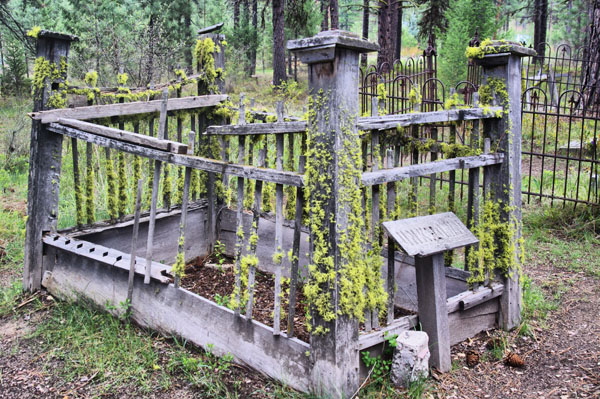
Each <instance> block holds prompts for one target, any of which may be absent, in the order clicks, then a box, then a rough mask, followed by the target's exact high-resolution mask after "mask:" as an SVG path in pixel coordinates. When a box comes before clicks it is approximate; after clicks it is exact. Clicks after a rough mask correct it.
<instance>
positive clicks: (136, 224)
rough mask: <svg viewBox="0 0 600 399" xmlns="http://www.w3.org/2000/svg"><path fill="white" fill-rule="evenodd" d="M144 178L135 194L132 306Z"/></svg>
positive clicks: (129, 290)
mask: <svg viewBox="0 0 600 399" xmlns="http://www.w3.org/2000/svg"><path fill="white" fill-rule="evenodd" d="M143 182H144V180H143V179H139V180H138V182H137V192H136V196H135V211H134V212H135V217H134V221H133V234H132V236H131V257H130V261H129V278H128V279H127V302H128V304H129V306H131V300H132V298H133V278H134V277H135V260H136V258H137V256H136V250H137V241H138V234H139V231H140V213H141V211H142V186H143Z"/></svg>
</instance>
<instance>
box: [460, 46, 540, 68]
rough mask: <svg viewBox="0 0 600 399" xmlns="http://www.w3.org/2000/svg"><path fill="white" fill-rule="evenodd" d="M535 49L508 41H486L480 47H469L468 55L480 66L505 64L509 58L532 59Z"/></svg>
mask: <svg viewBox="0 0 600 399" xmlns="http://www.w3.org/2000/svg"><path fill="white" fill-rule="evenodd" d="M536 54H537V53H536V52H535V50H534V49H532V48H529V47H525V46H522V45H521V44H520V43H517V42H511V41H507V40H484V41H483V42H481V44H480V45H479V46H476V47H467V51H466V55H467V57H468V58H471V59H473V60H474V61H475V62H476V63H477V64H479V65H498V64H505V63H507V62H508V61H507V60H508V56H517V57H531V56H535V55H536Z"/></svg>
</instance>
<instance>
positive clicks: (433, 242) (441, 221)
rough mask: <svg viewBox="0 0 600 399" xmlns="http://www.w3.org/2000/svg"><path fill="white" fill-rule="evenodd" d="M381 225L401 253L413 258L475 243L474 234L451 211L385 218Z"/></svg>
mask: <svg viewBox="0 0 600 399" xmlns="http://www.w3.org/2000/svg"><path fill="white" fill-rule="evenodd" d="M383 228H384V229H385V231H386V232H387V233H388V234H389V235H391V236H392V237H394V239H395V240H396V242H397V243H398V244H399V245H400V246H401V247H402V249H403V250H404V252H406V253H407V254H409V255H412V256H417V257H423V256H430V255H433V254H437V253H441V252H444V251H449V250H452V249H455V248H459V247H463V246H465V245H469V244H474V243H476V242H478V240H477V237H475V236H474V235H473V233H471V232H470V231H469V230H468V229H467V228H466V227H465V225H464V224H462V222H461V221H460V219H458V218H457V217H456V215H455V214H454V213H452V212H445V213H438V214H435V215H427V216H417V217H414V218H410V219H402V220H393V221H387V222H384V223H383ZM415 262H416V260H415Z"/></svg>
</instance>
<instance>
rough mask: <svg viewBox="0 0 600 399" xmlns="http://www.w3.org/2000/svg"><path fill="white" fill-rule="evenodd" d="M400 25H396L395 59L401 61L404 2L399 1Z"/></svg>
mask: <svg viewBox="0 0 600 399" xmlns="http://www.w3.org/2000/svg"><path fill="white" fill-rule="evenodd" d="M397 7H398V23H397V25H396V52H395V53H394V59H395V60H399V59H400V55H401V53H402V11H403V10H402V1H398V6H397Z"/></svg>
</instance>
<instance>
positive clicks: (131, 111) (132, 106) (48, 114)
mask: <svg viewBox="0 0 600 399" xmlns="http://www.w3.org/2000/svg"><path fill="white" fill-rule="evenodd" d="M225 100H227V96H226V95H224V94H215V95H207V96H193V97H182V98H172V99H170V100H169V107H168V108H167V111H180V110H186V109H195V108H204V107H214V106H215V105H219V104H220V103H221V102H223V101H225ZM161 101H162V100H153V101H135V102H130V103H124V104H107V105H91V106H87V107H77V108H65V109H56V110H51V111H39V112H32V113H30V114H29V116H30V117H31V118H32V119H34V120H39V121H40V122H41V123H44V124H46V123H53V122H58V120H59V119H60V118H65V119H78V120H89V119H100V118H111V117H119V116H130V115H138V114H147V113H154V112H160V104H161Z"/></svg>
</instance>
